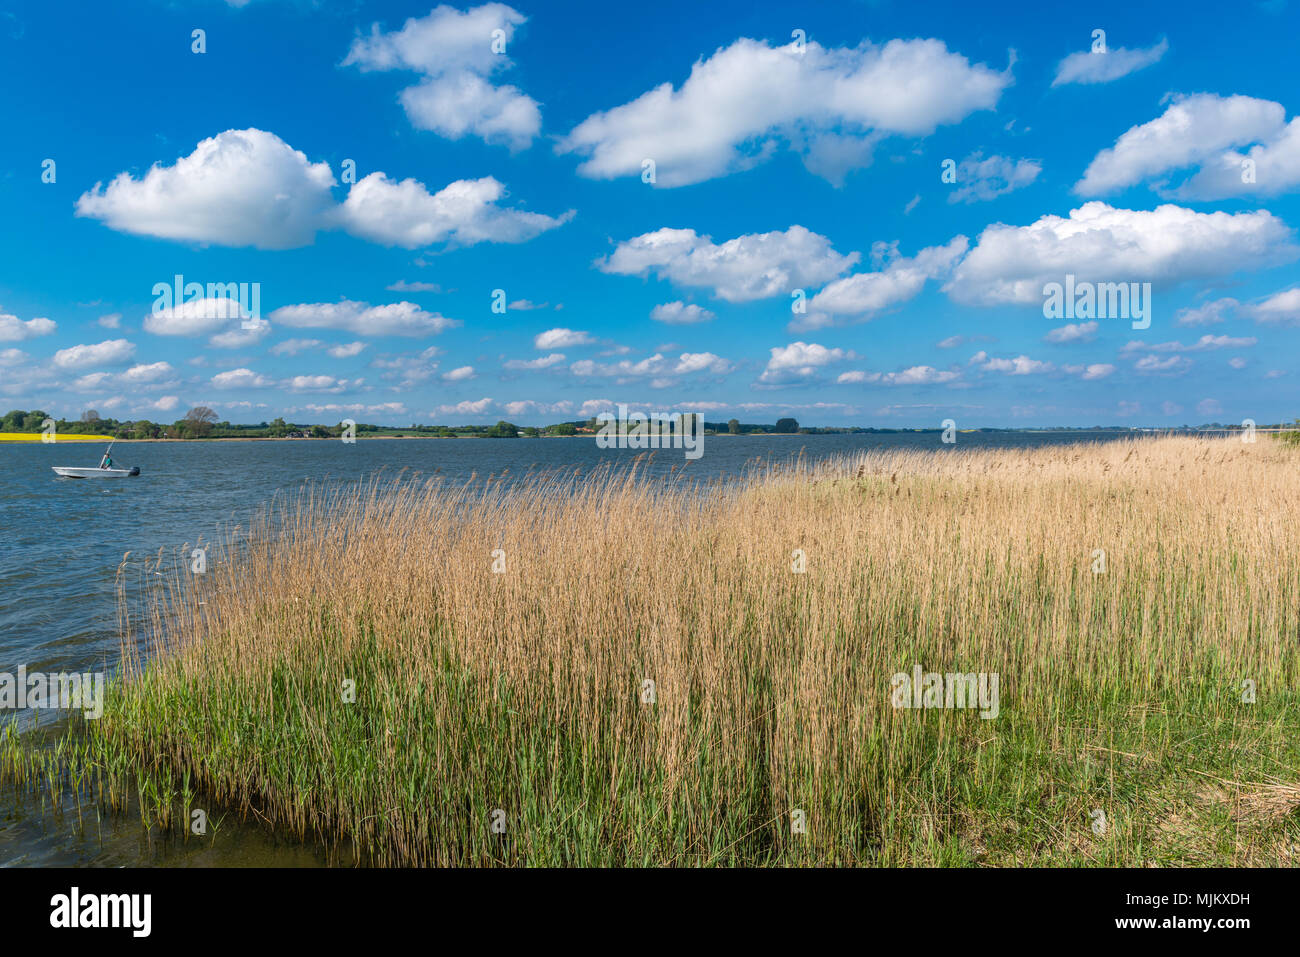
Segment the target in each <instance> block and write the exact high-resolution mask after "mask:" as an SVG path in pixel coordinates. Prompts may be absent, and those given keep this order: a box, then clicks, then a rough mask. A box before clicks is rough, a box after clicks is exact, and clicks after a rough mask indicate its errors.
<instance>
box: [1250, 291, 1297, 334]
mask: <svg viewBox="0 0 1300 957" xmlns="http://www.w3.org/2000/svg"><path fill="white" fill-rule="evenodd" d="M1242 311H1243V312H1244V313H1245V314H1246V315H1247V316H1249V317H1250V318H1252V319H1254V320H1255V321H1256V322H1263V323H1273V322H1276V323H1279V324H1284V325H1296V324H1300V287H1298V288H1295V289H1284V290H1282V291H1281V292H1275V293H1274V294H1273V295H1271V296H1269V297H1268V298H1267V299H1265V300H1264V301H1263V302H1260V303H1256V304H1255V305H1251V306H1246V307H1244V308H1243V310H1242Z"/></svg>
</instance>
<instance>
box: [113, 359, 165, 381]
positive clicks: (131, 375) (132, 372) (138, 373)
mask: <svg viewBox="0 0 1300 957" xmlns="http://www.w3.org/2000/svg"><path fill="white" fill-rule="evenodd" d="M175 374H176V370H175V369H173V368H172V366H171V363H169V362H151V363H149V364H148V365H144V364H141V365H136V366H131V368H129V369H127V370H126V371H125V372H123V373H122V379H123V380H124V381H126V382H129V383H139V384H147V383H156V382H162V381H164V380H166V379H168V378H170V377H171V376H173V375H175Z"/></svg>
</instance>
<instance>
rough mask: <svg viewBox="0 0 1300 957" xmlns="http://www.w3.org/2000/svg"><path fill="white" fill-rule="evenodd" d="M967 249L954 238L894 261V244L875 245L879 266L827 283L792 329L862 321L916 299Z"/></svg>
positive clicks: (964, 241) (961, 238)
mask: <svg viewBox="0 0 1300 957" xmlns="http://www.w3.org/2000/svg"><path fill="white" fill-rule="evenodd" d="M968 246H969V241H968V240H967V239H966V237H965V236H957V237H956V238H954V239H953V240H952V241H950V242H949V243H948V244H947V245H945V246H929V247H927V248H925V249H922V250H921V251H920V252H919V253H917V254H916V256H914V257H913V258H911V259H903V258H897V244H896V243H895V244H893V245H889V244H884V243H878V244H876V247H875V248H874V249H873V258H875V259H876V260H878V261H879V262H881V263H882V264H884V263H888V264H887V265H885V267H884V268H883V269H880V270H878V271H876V272H866V273H855V274H854V275H852V276H847V277H845V278H844V279H837V280H835V281H834V282H832V283H830V284H828V285H827V286H826V287H825V288H824V289H822V291H821V292H819V293H817V295H815V296H813V297H812V299H811V300H810V301H809V302H808V309H809V312H808V314H807V315H806V316H803V317H800V318H797V319H795V320H794V321H793V322H791V324H790V325H791V328H792V329H795V330H802V329H816V328H821V327H822V326H828V325H832V324H833V323H834V322H835V317H837V316H852V317H853V318H854V321H857V322H865V321H867V320H870V319H873V318H875V317H876V316H878V315H879V314H880V313H882V312H884V311H885V310H887V309H889V308H891V307H893V306H896V305H899V304H901V303H904V302H907V301H909V300H911V299H913V298H915V297H916V296H917V294H919V293H920V292H921V289H922V288H923V287H924V286H925V283H926V280H927V279H942V278H945V277H946V276H948V275H949V274H950V273H951V271H952V268H953V266H954V264H956V263H957V262H958V261H959V260H960V259H961V257H962V256H963V255H965V253H966V249H967V247H968Z"/></svg>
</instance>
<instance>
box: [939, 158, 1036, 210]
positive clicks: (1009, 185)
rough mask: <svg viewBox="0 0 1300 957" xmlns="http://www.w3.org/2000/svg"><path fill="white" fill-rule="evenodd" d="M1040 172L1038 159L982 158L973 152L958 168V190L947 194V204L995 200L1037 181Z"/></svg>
mask: <svg viewBox="0 0 1300 957" xmlns="http://www.w3.org/2000/svg"><path fill="white" fill-rule="evenodd" d="M1042 171H1043V167H1042V165H1041V164H1040V163H1039V162H1038V161H1037V160H1029V159H1019V160H1016V159H1011V158H1009V157H1006V156H990V157H989V158H988V159H984V158H982V156H981V154H980V153H972V154H971V155H970V156H968V157H966V158H965V159H964V160H962V161H961V162H960V163H959V164H958V165H957V188H956V189H954V190H953V191H952V192H951V193H949V194H948V202H950V203H978V202H986V201H988V200H990V199H996V198H997V197H999V196H1003V195H1005V194H1007V193H1010V192H1012V191H1014V190H1017V189H1020V188H1021V187H1022V186H1028V185H1029V184H1030V183H1032V182H1033V181H1034V180H1036V179H1038V174H1039V173H1041V172H1042Z"/></svg>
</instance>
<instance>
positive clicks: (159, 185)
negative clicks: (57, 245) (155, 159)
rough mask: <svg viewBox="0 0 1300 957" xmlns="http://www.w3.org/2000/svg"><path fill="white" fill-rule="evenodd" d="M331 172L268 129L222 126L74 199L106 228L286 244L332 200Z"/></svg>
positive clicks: (310, 232)
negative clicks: (167, 162)
mask: <svg viewBox="0 0 1300 957" xmlns="http://www.w3.org/2000/svg"><path fill="white" fill-rule="evenodd" d="M332 186H334V174H333V173H331V172H330V168H329V164H328V163H311V162H309V161H308V160H307V157H306V156H305V155H304V154H303V153H301V152H299V151H298V150H295V149H293V148H292V147H290V146H289V144H287V143H286V142H284V140H282V139H280V138H279V137H278V136H276V135H275V134H274V133H267V132H265V131H263V130H258V129H246V130H226V131H225V132H224V133H219V134H217V135H216V136H213V137H209V138H208V139H205V140H202V141H201V142H200V143H199V145H198V146H197V147H195V149H194V152H193V153H191V154H190V155H189V156H182V157H180V158H179V159H178V160H177V161H176V165H174V166H160V165H158V164H157V163H155V164H154V165H153V166H152V167H150V169H149V172H148V173H146V174H145V175H144V176H143V177H142V178H140V179H138V180H137V179H134V178H132V176H131V175H130V174H129V173H119V174H118V175H117V177H116V178H114V179H113V181H112V182H110V183H109V184H108V186H107V187H106V188H104V187H103V186H102V184H100V183H96V184H95V187H94V189H92V190H90V191H89V192H87V193H84V194H83V195H82V196H81V198H80V199H78V200H77V203H76V211H77V215H78V216H86V217H89V218H91V219H98V220H100V221H102V222H103V223H104V224H105V225H106V226H108V227H109V228H110V229H115V230H117V231H118V232H124V233H132V234H134V235H137V236H158V237H161V238H163V239H177V240H184V241H189V242H199V243H214V244H216V245H220V246H254V247H256V248H258V249H291V248H293V247H296V246H305V245H308V244H310V243H311V242H312V240H313V239H314V238H315V235H316V232H317V230H318V229H320V228H321V223H322V217H324V216H325V215H326V214H327V213H328V212H329V210H330V208H331V207H332V206H333V198H332V196H331V195H330V188H331V187H332Z"/></svg>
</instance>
